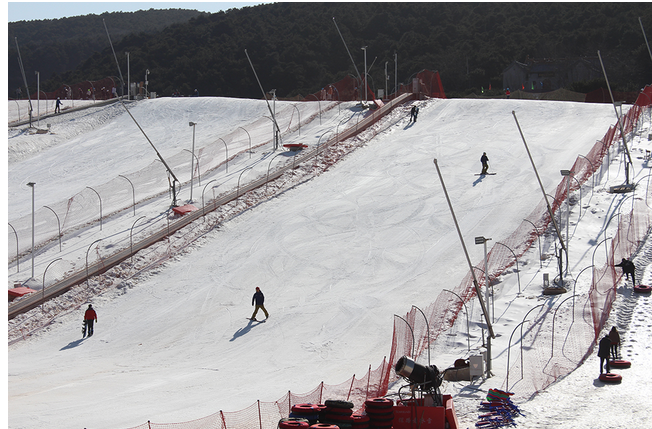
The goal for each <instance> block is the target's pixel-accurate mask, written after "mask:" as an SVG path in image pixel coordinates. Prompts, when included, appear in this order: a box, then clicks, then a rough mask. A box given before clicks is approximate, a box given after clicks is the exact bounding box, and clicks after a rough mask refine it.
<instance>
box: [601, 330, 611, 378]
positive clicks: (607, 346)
mask: <svg viewBox="0 0 652 429" xmlns="http://www.w3.org/2000/svg"><path fill="white" fill-rule="evenodd" d="M610 351H611V340H610V339H609V335H605V336H604V338H603V339H601V340H600V344H599V345H598V357H599V358H600V374H602V367H603V365H604V369H605V370H607V374H609V373H610V372H611V367H610V366H609V352H610ZM605 361H606V362H605Z"/></svg>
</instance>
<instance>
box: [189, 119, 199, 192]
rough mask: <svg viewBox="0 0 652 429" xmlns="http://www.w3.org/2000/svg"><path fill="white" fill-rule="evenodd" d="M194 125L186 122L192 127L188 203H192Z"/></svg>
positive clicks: (194, 123)
mask: <svg viewBox="0 0 652 429" xmlns="http://www.w3.org/2000/svg"><path fill="white" fill-rule="evenodd" d="M195 125H197V123H196V122H188V126H190V127H192V156H191V157H190V202H191V203H192V181H193V179H194V178H195Z"/></svg>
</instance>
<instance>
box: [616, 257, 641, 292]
mask: <svg viewBox="0 0 652 429" xmlns="http://www.w3.org/2000/svg"><path fill="white" fill-rule="evenodd" d="M614 266H615V267H620V268H622V269H623V274H625V280H629V275H630V274H631V275H632V286H636V274H635V273H634V272H635V271H636V266H635V265H634V263H633V262H632V261H630V260H629V259H625V258H623V260H622V261H621V262H620V264H616V265H614Z"/></svg>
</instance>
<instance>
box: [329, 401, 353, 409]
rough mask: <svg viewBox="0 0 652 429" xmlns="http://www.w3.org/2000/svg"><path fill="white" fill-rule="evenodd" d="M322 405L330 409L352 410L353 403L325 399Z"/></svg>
mask: <svg viewBox="0 0 652 429" xmlns="http://www.w3.org/2000/svg"><path fill="white" fill-rule="evenodd" d="M324 404H325V405H326V406H327V407H332V408H353V402H349V401H337V400H333V399H327V400H326V401H325V402H324Z"/></svg>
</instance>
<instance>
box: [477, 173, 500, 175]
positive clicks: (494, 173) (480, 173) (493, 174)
mask: <svg viewBox="0 0 652 429" xmlns="http://www.w3.org/2000/svg"><path fill="white" fill-rule="evenodd" d="M495 175H496V173H484V174H482V173H478V174H476V176H495Z"/></svg>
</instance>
